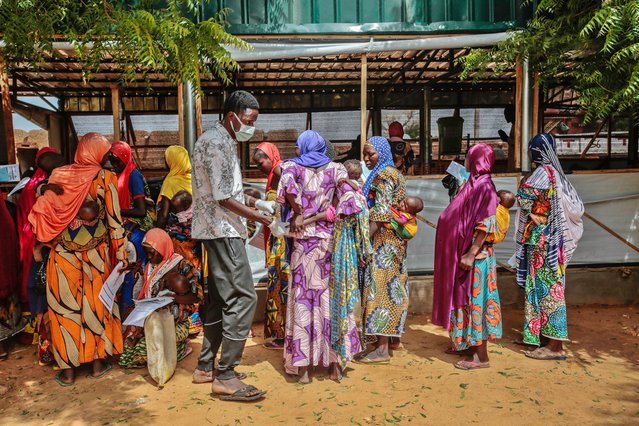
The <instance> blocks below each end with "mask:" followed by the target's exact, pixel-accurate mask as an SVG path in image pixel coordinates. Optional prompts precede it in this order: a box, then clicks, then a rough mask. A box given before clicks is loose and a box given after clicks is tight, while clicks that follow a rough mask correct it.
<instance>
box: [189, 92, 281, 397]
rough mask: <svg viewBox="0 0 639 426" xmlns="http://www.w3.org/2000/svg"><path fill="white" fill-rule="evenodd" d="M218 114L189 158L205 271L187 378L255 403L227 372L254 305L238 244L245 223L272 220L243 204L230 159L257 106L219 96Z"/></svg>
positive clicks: (237, 356) (238, 354)
mask: <svg viewBox="0 0 639 426" xmlns="http://www.w3.org/2000/svg"><path fill="white" fill-rule="evenodd" d="M223 110H224V111H223V112H224V118H223V120H222V121H220V122H218V123H216V124H215V126H214V127H213V128H212V129H211V130H208V131H206V132H205V133H204V134H202V136H200V138H199V139H198V140H197V142H196V143H195V147H194V149H193V154H192V159H191V162H192V164H193V167H192V173H193V223H192V231H191V234H192V236H193V238H195V239H198V240H202V241H203V243H204V248H205V249H206V253H207V256H208V271H209V275H208V289H209V293H208V300H207V309H206V315H205V318H204V340H203V342H202V349H201V352H200V357H199V360H198V365H197V367H196V370H195V372H194V373H193V381H194V382H195V383H207V382H213V393H215V394H217V395H218V396H219V397H220V399H223V400H231V401H254V400H257V399H261V398H263V397H264V394H265V392H263V391H260V390H258V389H257V388H255V387H254V386H250V385H246V384H245V383H244V382H242V380H241V379H242V378H243V377H242V375H240V374H239V373H236V372H235V371H234V369H235V367H236V366H237V365H239V363H240V360H241V359H242V352H243V351H244V345H245V343H246V339H247V338H248V336H249V332H250V329H251V323H252V321H253V314H254V312H255V305H256V302H257V295H256V293H255V287H254V285H253V277H252V274H251V268H250V266H249V261H248V258H247V255H246V248H245V246H244V241H245V240H246V238H247V231H246V219H249V220H254V221H256V222H260V223H262V224H264V225H265V226H268V225H269V224H270V223H271V221H272V219H271V218H270V217H267V216H263V215H261V214H259V213H258V212H256V211H255V210H253V209H251V208H249V207H247V206H246V205H245V204H244V194H243V191H242V173H241V170H240V162H239V159H238V157H237V142H240V143H247V141H248V140H249V139H251V137H252V136H253V132H254V131H255V127H253V126H254V123H255V121H256V120H257V116H258V114H259V104H258V102H257V100H256V99H255V97H254V96H253V95H251V94H250V93H248V92H245V91H242V90H238V91H236V92H233V93H232V94H231V95H230V96H229V97H228V98H227V99H226V102H225V103H224V107H223ZM220 347H221V349H222V350H221V354H220V358H219V361H218V364H217V371H214V368H213V367H214V364H215V356H216V355H217V352H218V350H219V349H220Z"/></svg>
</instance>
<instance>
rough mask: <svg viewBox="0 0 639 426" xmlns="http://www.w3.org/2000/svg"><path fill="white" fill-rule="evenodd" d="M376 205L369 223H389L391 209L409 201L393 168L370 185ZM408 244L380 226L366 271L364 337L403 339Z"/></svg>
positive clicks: (403, 181) (406, 303)
mask: <svg viewBox="0 0 639 426" xmlns="http://www.w3.org/2000/svg"><path fill="white" fill-rule="evenodd" d="M371 193H372V194H374V198H375V203H374V206H373V207H372V208H371V209H370V220H371V221H375V222H381V223H388V222H390V220H391V217H392V215H391V207H397V206H398V205H399V203H400V201H401V200H403V199H404V198H405V197H406V182H405V180H404V177H403V176H402V174H401V173H399V171H398V170H397V169H395V168H394V167H386V168H384V169H383V170H380V171H379V172H378V173H377V175H376V176H375V179H374V180H373V182H372V184H371ZM406 247H407V243H406V241H404V240H403V239H401V238H400V237H399V236H398V235H397V233H395V231H393V230H391V229H388V228H386V227H384V226H381V227H380V228H379V230H378V231H377V233H376V234H375V236H374V237H373V257H372V259H371V261H370V262H369V263H368V265H367V268H366V273H365V274H364V275H365V278H364V279H365V282H364V295H363V298H362V304H363V305H364V308H363V320H362V326H363V327H364V334H365V335H367V336H391V337H400V336H401V335H402V333H403V332H404V323H405V321H406V316H407V315H408V268H407V266H406Z"/></svg>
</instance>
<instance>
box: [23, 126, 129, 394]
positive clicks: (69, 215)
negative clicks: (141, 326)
mask: <svg viewBox="0 0 639 426" xmlns="http://www.w3.org/2000/svg"><path fill="white" fill-rule="evenodd" d="M110 148H111V144H110V143H109V141H108V140H107V139H106V138H105V137H104V136H102V135H99V134H97V133H88V134H86V135H84V136H83V137H82V138H81V139H80V141H79V142H78V148H77V150H76V153H75V161H74V163H73V164H71V165H69V166H64V167H59V168H57V169H55V170H54V171H53V173H52V174H51V178H50V179H49V185H57V186H59V187H60V189H61V191H59V192H60V194H57V193H54V192H53V191H46V192H45V193H44V194H43V195H42V196H41V197H39V198H38V200H37V201H36V203H35V205H34V206H33V209H32V210H31V213H30V214H29V222H30V223H31V225H32V227H33V232H34V233H35V235H36V237H37V239H38V241H39V242H41V243H46V244H48V245H50V246H51V247H52V249H51V254H50V255H49V260H48V261H47V272H46V275H47V280H46V281H47V302H48V304H49V319H50V321H51V342H52V347H53V355H54V357H55V360H56V363H57V364H58V367H60V369H61V371H60V372H58V374H57V375H56V381H57V382H58V383H59V384H60V385H62V386H69V385H71V384H72V383H73V382H74V381H75V371H76V369H77V368H78V367H80V365H81V364H86V363H92V364H93V376H94V377H100V376H102V375H104V374H106V373H107V372H108V371H109V370H110V366H109V364H107V363H106V362H105V359H106V357H107V356H109V355H115V354H119V353H121V352H122V326H121V325H120V318H119V317H120V315H119V309H118V307H117V306H114V307H113V313H110V312H109V311H108V310H107V309H106V308H105V307H104V305H103V304H102V302H101V301H100V300H99V298H98V295H99V294H100V291H101V290H102V285H103V283H104V280H106V278H107V277H108V276H109V275H110V273H111V269H112V268H113V266H114V264H113V261H112V260H111V254H112V253H113V254H115V258H116V259H115V260H121V261H123V262H125V263H126V261H127V259H126V246H127V239H126V236H125V233H124V228H123V227H122V220H121V218H120V204H119V199H118V193H117V187H118V182H117V177H116V176H115V175H114V174H113V173H112V172H111V171H109V170H105V169H104V168H103V165H104V164H105V163H106V162H107V160H108V157H107V154H108V152H109V149H110ZM36 247H38V246H36ZM37 256H38V257H39V256H40V254H39V253H38V255H37ZM35 257H36V253H34V258H35ZM36 260H37V259H36Z"/></svg>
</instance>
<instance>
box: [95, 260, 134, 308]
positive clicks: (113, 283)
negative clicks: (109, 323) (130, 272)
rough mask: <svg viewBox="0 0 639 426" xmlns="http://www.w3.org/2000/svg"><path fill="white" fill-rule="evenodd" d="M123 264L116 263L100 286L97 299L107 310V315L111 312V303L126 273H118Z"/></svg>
mask: <svg viewBox="0 0 639 426" xmlns="http://www.w3.org/2000/svg"><path fill="white" fill-rule="evenodd" d="M123 266H124V264H123V263H122V262H118V264H117V265H115V268H113V271H111V275H109V277H108V278H107V279H106V281H104V284H103V285H102V290H100V294H99V295H98V298H99V299H100V300H101V301H102V303H103V304H104V307H105V308H107V310H108V311H109V313H112V312H113V303H114V302H115V295H116V294H117V293H118V290H119V289H120V286H121V285H122V283H123V282H124V277H125V275H126V274H127V272H126V271H123V272H119V271H120V268H122V267H123Z"/></svg>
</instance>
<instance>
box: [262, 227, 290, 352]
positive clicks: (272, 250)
mask: <svg viewBox="0 0 639 426" xmlns="http://www.w3.org/2000/svg"><path fill="white" fill-rule="evenodd" d="M289 247H290V240H289V239H287V238H286V237H280V238H278V237H275V236H274V235H271V236H270V240H269V243H268V245H267V250H268V259H267V264H268V270H267V279H268V287H267V289H266V314H265V317H264V337H265V338H274V339H283V338H284V335H285V324H286V309H287V308H286V305H287V302H288V289H289V279H290V271H291V267H290V263H289V258H290V252H289Z"/></svg>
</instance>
